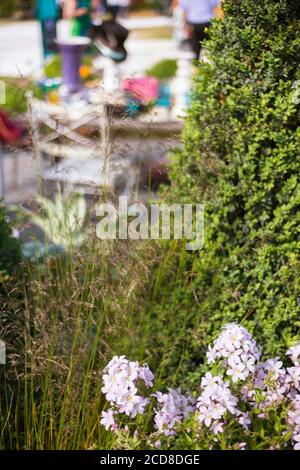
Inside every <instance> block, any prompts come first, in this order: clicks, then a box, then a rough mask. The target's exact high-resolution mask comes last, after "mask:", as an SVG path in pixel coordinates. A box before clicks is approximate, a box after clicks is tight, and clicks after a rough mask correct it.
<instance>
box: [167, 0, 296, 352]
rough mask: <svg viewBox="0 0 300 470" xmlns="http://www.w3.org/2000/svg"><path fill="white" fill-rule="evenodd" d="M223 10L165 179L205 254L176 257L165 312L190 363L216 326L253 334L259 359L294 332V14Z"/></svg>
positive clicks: (281, 0)
mask: <svg viewBox="0 0 300 470" xmlns="http://www.w3.org/2000/svg"><path fill="white" fill-rule="evenodd" d="M224 10H225V19H224V20H223V21H218V22H216V23H215V25H214V26H213V28H212V31H211V39H210V41H209V42H208V49H209V55H210V61H211V62H210V64H205V65H204V64H201V66H199V69H198V73H197V77H196V80H195V90H194V96H193V103H192V107H191V110H190V112H189V117H188V120H187V125H186V128H185V132H184V144H185V148H184V151H183V152H178V153H177V155H176V156H175V157H174V159H175V163H174V166H173V175H172V180H173V189H172V198H173V199H176V200H177V201H178V200H181V201H183V200H186V201H189V202H190V201H191V200H192V201H193V202H204V203H205V204H206V242H205V247H204V249H203V250H202V252H201V253H200V254H199V256H197V257H196V258H195V259H194V260H193V259H191V257H190V256H187V259H186V262H185V265H184V266H185V267H184V269H183V270H182V276H186V279H189V280H191V282H190V287H189V288H187V290H186V292H185V293H182V292H181V293H180V291H178V292H177V298H178V303H177V306H176V308H175V310H173V316H174V317H176V319H177V312H180V309H182V308H184V309H187V310H188V311H189V317H190V319H191V323H190V328H191V331H192V332H193V336H192V338H191V341H190V343H189V345H188V351H189V357H190V356H192V357H194V360H195V361H199V346H200V345H205V344H207V343H208V342H209V341H211V339H212V337H214V336H215V334H216V332H217V331H218V330H219V328H220V326H221V325H222V324H224V323H226V322H228V321H242V322H243V323H244V324H245V325H246V326H247V327H248V328H250V329H251V330H252V331H254V333H255V335H256V337H258V339H259V341H260V343H261V344H263V351H264V353H265V354H279V353H282V352H283V351H284V350H285V349H286V347H287V346H288V345H289V344H290V343H291V342H292V340H293V339H295V337H296V336H297V335H298V333H299V326H300V319H299V318H300V317H299V313H300V286H299V268H300V261H299V252H300V237H299V234H300V233H299V232H300V229H299V227H300V225H299V221H300V216H299V214H300V213H299V207H300V184H299V174H300V158H299V157H300V156H299V153H300V127H299V104H300V82H299V78H300V68H299V63H300V38H299V27H300V5H299V2H298V1H297V0H289V1H287V0H262V1H260V2H253V1H251V0H230V1H225V2H224ZM185 271H186V274H185ZM183 284H184V281H182V285H183ZM168 288H169V287H168ZM165 297H166V296H165ZM164 302H165V306H164V307H162V306H160V308H167V302H168V301H167V299H166V298H165V300H164ZM186 305H188V307H186ZM192 312H193V313H192ZM175 321H176V320H175Z"/></svg>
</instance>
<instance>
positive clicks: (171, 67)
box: [147, 59, 177, 80]
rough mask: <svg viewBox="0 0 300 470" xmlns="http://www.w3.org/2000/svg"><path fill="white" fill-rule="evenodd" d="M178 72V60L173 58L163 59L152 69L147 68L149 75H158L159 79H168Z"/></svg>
mask: <svg viewBox="0 0 300 470" xmlns="http://www.w3.org/2000/svg"><path fill="white" fill-rule="evenodd" d="M176 72H177V61H176V60H173V59H165V60H161V61H160V62H158V63H157V64H155V65H154V66H153V67H152V68H151V69H149V70H147V75H148V76H150V77H156V78H158V79H159V80H168V79H170V78H173V77H174V76H175V75H176Z"/></svg>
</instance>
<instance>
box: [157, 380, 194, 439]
mask: <svg viewBox="0 0 300 470" xmlns="http://www.w3.org/2000/svg"><path fill="white" fill-rule="evenodd" d="M153 396H154V397H155V398H156V399H157V403H158V406H157V408H156V410H155V417H154V423H155V428H156V429H157V430H158V432H159V433H160V434H164V435H165V436H174V435H175V434H176V431H175V427H176V425H177V424H180V423H182V421H183V420H184V419H185V418H187V417H188V416H189V415H190V414H191V413H194V411H195V402H196V400H195V399H194V398H193V396H192V395H187V396H185V395H182V393H181V390H180V388H179V389H177V390H173V389H171V388H170V389H169V393H161V392H157V393H155V394H153Z"/></svg>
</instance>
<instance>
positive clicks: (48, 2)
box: [36, 0, 59, 59]
mask: <svg viewBox="0 0 300 470" xmlns="http://www.w3.org/2000/svg"><path fill="white" fill-rule="evenodd" d="M36 17H37V19H38V20H39V21H40V24H41V30H42V39H43V54H44V58H45V59H47V58H49V57H51V56H52V55H53V54H55V53H56V44H55V41H56V35H57V21H58V18H59V7H58V3H57V0H36Z"/></svg>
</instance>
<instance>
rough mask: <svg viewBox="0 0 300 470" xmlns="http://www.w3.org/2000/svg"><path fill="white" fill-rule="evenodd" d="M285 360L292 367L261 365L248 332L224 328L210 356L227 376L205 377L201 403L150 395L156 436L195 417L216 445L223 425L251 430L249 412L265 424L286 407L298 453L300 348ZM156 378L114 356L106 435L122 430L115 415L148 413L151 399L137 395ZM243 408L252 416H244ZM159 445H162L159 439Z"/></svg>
mask: <svg viewBox="0 0 300 470" xmlns="http://www.w3.org/2000/svg"><path fill="white" fill-rule="evenodd" d="M287 356H288V357H289V358H290V360H291V361H292V362H293V366H292V367H287V368H285V367H284V366H283V362H282V361H281V360H280V358H279V357H274V358H271V359H268V360H266V361H264V362H259V359H260V351H259V349H258V347H257V344H256V342H255V341H254V339H253V338H252V336H251V335H250V333H249V332H248V331H247V330H246V329H245V328H243V327H241V326H239V325H237V324H234V323H231V324H228V325H226V326H225V327H224V328H223V330H222V332H221V334H220V336H219V337H218V338H217V339H216V341H215V342H214V343H213V346H212V347H211V346H209V348H208V353H207V358H208V363H215V362H217V361H218V365H217V367H219V365H220V364H219V361H221V365H222V366H223V370H224V373H223V374H220V375H213V374H212V373H211V372H208V373H206V374H205V376H204V377H203V378H202V380H201V394H200V396H199V397H198V399H195V398H194V397H193V396H192V395H191V394H185V395H184V394H182V392H181V389H176V390H174V389H169V390H168V393H161V392H156V393H154V394H152V395H151V396H152V397H154V398H155V399H156V402H157V403H156V406H155V407H154V410H153V409H151V411H152V412H154V428H155V430H156V431H155V433H154V436H157V435H158V434H159V435H161V436H163V435H164V436H166V437H171V436H174V435H175V434H176V432H178V426H179V425H180V424H182V423H183V421H184V420H185V419H186V418H187V417H188V416H190V415H195V416H196V419H197V420H198V422H199V423H200V424H201V429H204V427H206V429H207V430H208V431H209V432H212V433H213V434H214V435H215V437H214V439H216V440H217V439H218V437H217V435H218V434H220V433H223V432H224V425H225V424H228V423H232V422H235V423H238V424H240V425H241V426H242V427H243V428H244V430H245V431H248V430H249V427H250V425H251V419H250V414H251V413H252V414H251V417H252V416H258V418H261V419H266V418H268V416H270V415H269V414H268V412H269V410H270V409H272V410H274V408H276V407H279V406H280V405H284V406H285V407H287V410H288V411H287V415H286V416H287V417H286V427H285V428H284V431H283V432H285V431H286V429H287V430H288V431H290V433H291V436H292V442H293V445H294V448H295V449H297V450H300V344H298V345H295V346H292V347H291V348H290V349H289V350H288V351H287ZM225 376H229V377H230V378H231V380H227V379H225V378H224V377H225ZM153 379H154V377H153V374H152V372H151V370H150V369H149V367H148V365H147V364H144V365H142V366H140V365H139V363H138V362H131V361H129V360H127V359H126V358H125V356H121V357H114V358H113V359H112V361H111V362H110V363H109V364H108V366H107V367H106V368H105V370H104V375H103V382H104V386H103V388H102V391H103V393H104V394H105V396H106V399H107V400H108V401H109V402H110V404H111V408H110V409H108V410H107V411H103V412H102V419H101V424H102V425H103V426H105V428H106V429H107V430H109V429H110V430H118V429H119V428H118V424H117V422H116V415H118V414H121V413H123V414H125V415H127V416H129V417H130V418H135V417H136V416H137V415H140V414H144V413H145V411H146V408H147V407H148V405H149V404H150V399H149V398H146V397H144V396H142V395H141V394H139V393H138V389H139V386H140V385H141V384H143V386H144V388H151V387H152V386H153ZM231 388H232V390H234V392H233V391H232V390H231ZM239 408H241V409H244V410H249V411H246V412H242V411H241V409H239ZM282 409H284V410H285V409H286V408H281V410H282ZM252 410H254V411H255V413H254V415H253V411H252ZM255 419H256V418H255ZM155 446H156V447H159V446H160V441H159V440H158V441H156V443H155Z"/></svg>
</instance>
